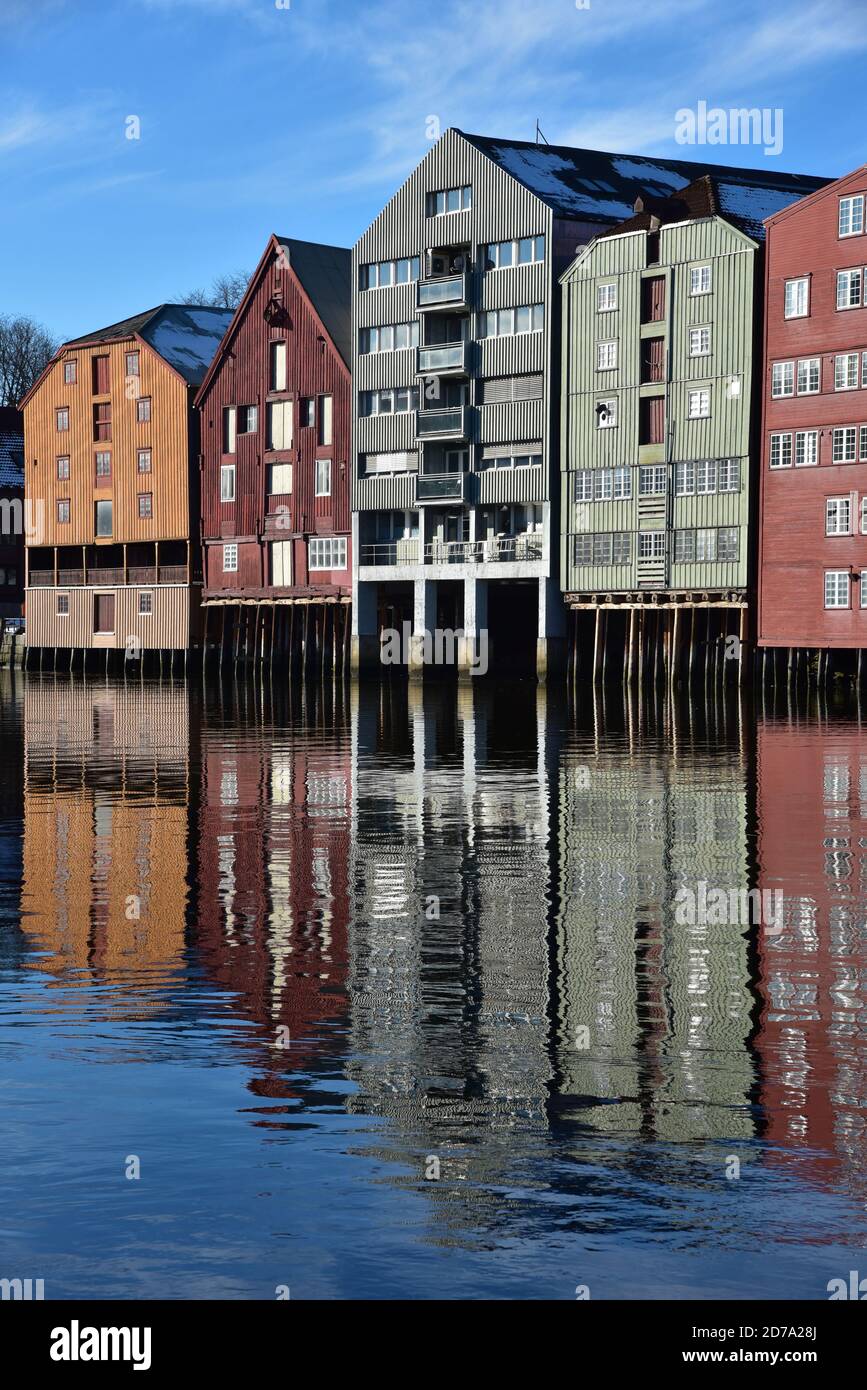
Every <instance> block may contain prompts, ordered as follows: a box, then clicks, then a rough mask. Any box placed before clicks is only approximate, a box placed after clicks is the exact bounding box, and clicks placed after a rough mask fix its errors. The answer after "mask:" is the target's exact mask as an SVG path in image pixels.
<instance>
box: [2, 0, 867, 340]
mask: <svg viewBox="0 0 867 1390" xmlns="http://www.w3.org/2000/svg"><path fill="white" fill-rule="evenodd" d="M278 3H285V0H0V188H2V195H0V196H2V201H0V249H2V256H0V313H2V312H13V313H28V314H31V315H32V316H34V317H35V318H37V319H38V320H40V321H41V322H43V323H44V324H45V325H46V327H48V328H49V329H50V330H51V331H52V332H53V333H55V334H56V335H57V336H58V337H70V336H74V335H76V334H79V333H82V332H85V331H87V330H88V329H90V328H95V327H99V326H101V325H102V324H104V323H110V322H112V321H113V320H115V319H119V318H123V317H125V316H127V315H128V314H131V313H136V312H138V311H140V310H141V309H144V308H148V307H150V306H152V305H154V304H158V303H160V302H161V301H163V300H165V299H172V298H175V297H177V296H178V295H181V294H183V292H184V291H186V290H188V289H190V288H191V287H193V286H196V285H199V284H207V283H208V282H209V281H210V280H211V279H212V277H213V276H214V275H215V274H217V273H219V272H221V271H232V270H238V269H252V268H253V266H254V265H255V263H256V261H257V260H258V258H259V255H260V254H261V251H262V250H263V248H264V245H265V241H266V239H267V236H268V234H269V233H270V232H271V231H277V232H280V233H282V234H284V235H291V236H298V237H306V238H309V239H311V240H319V241H326V242H334V243H335V244H338V245H346V246H349V245H351V244H352V242H353V241H354V240H355V239H356V238H357V236H358V235H359V234H360V233H361V232H362V231H363V230H364V228H365V226H366V225H367V224H368V223H369V222H370V221H371V220H372V218H373V217H374V216H375V215H376V213H377V212H378V211H379V210H380V208H381V207H382V206H383V205H384V203H385V202H386V201H387V200H388V198H389V197H390V196H391V195H392V193H393V192H394V191H395V189H396V188H397V187H398V186H399V185H400V183H401V182H402V181H403V179H404V178H405V177H406V175H407V174H408V173H409V172H410V170H411V169H412V168H413V167H414V165H415V164H416V163H417V162H418V161H419V160H420V159H421V158H422V157H423V155H424V153H425V151H426V150H427V149H428V148H429V141H428V130H429V129H430V118H431V117H435V118H436V119H437V120H438V121H439V123H440V126H441V128H442V129H443V130H445V129H446V128H447V127H448V126H450V125H454V126H459V127H461V128H462V129H464V130H468V131H473V132H475V133H480V134H488V135H500V136H506V137H510V138H514V139H532V138H533V134H534V129H535V122H536V118H537V117H538V118H539V120H540V123H541V126H542V130H543V131H544V133H545V135H546V136H547V138H548V139H549V141H550V142H551V143H552V144H574V145H581V146H589V147H593V148H598V149H607V150H617V151H622V152H632V153H653V154H670V155H677V156H680V157H687V158H698V159H700V158H701V155H702V153H703V151H702V148H700V147H692V148H690V147H685V146H681V145H678V144H676V143H675V140H674V132H675V113H676V112H677V110H678V109H680V108H684V107H695V106H696V104H697V103H698V102H699V101H705V102H707V103H708V105H709V106H712V107H713V106H723V107H731V106H738V107H742V106H749V107H753V106H757V107H772V108H776V107H779V108H781V109H782V111H783V113H784V141H783V149H782V152H781V154H780V155H779V156H778V157H776V159H775V160H774V161H773V162H774V163H775V164H776V166H777V167H779V168H782V169H788V170H796V171H801V172H805V173H815V174H827V175H836V174H840V173H844V172H846V171H848V170H850V169H852V168H854V167H856V166H857V165H859V164H861V163H864V162H867V133H865V132H867V122H865V119H864V117H865V109H867V103H865V97H864V89H865V85H867V84H865V82H864V79H863V77H859V75H858V73H859V70H860V69H862V68H863V64H864V55H865V50H867V6H865V5H864V3H863V0H822V3H821V4H819V5H816V4H815V3H814V0H787V3H786V4H784V5H778V6H775V7H771V6H765V5H763V4H761V3H759V4H756V3H755V0H750V2H749V3H748V2H747V0H734V3H732V0H727V3H724V4H722V3H720V0H589V7H588V8H583V7H579V4H576V0H438V3H436V4H434V5H430V6H425V5H424V4H422V3H420V0H290V3H289V7H288V8H278ZM130 116H137V117H138V118H139V120H140V122H141V138H140V139H139V140H129V139H127V138H126V129H127V126H126V122H127V118H128V117H130ZM706 157H707V158H708V159H709V160H711V161H714V162H718V163H731V164H746V165H762V164H763V163H766V162H769V161H768V160H766V158H765V156H764V155H763V153H762V151H761V149H756V148H755V147H749V146H728V147H720V146H713V147H708V149H707V155H706Z"/></svg>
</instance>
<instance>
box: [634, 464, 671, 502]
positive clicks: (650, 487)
mask: <svg viewBox="0 0 867 1390" xmlns="http://www.w3.org/2000/svg"><path fill="white" fill-rule="evenodd" d="M667 490H668V470H667V468H666V467H665V465H664V464H661V465H654V466H653V467H650V468H644V467H642V468H639V470H638V495H639V497H652V496H657V495H659V494H660V493H665V492H666V491H667Z"/></svg>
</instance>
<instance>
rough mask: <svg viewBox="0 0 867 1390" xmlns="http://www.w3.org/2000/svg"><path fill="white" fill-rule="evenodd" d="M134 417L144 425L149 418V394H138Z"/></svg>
mask: <svg viewBox="0 0 867 1390" xmlns="http://www.w3.org/2000/svg"><path fill="white" fill-rule="evenodd" d="M135 418H136V420H137V421H138V423H139V424H140V425H146V424H147V422H148V421H149V420H150V418H151V398H150V396H139V398H138V400H137V401H136V403H135Z"/></svg>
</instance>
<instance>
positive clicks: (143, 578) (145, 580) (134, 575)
mask: <svg viewBox="0 0 867 1390" xmlns="http://www.w3.org/2000/svg"><path fill="white" fill-rule="evenodd" d="M127 575H128V576H129V583H130V584H156V582H157V572H156V570H155V569H154V567H153V565H130V567H129V569H128V570H127Z"/></svg>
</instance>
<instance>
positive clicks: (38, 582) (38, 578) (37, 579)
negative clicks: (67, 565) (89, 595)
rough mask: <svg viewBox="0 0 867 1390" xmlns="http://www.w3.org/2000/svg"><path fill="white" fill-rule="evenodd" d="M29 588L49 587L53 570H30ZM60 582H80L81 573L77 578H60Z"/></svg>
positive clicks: (52, 579)
mask: <svg viewBox="0 0 867 1390" xmlns="http://www.w3.org/2000/svg"><path fill="white" fill-rule="evenodd" d="M29 583H30V587H31V589H49V588H50V587H51V585H52V584H53V583H54V570H31V571H30V579H29ZM60 583H61V584H70V583H78V584H80V583H81V575H80V574H79V576H78V579H77V580H74V581H73V580H69V579H65V580H64V579H61V580H60Z"/></svg>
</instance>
